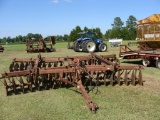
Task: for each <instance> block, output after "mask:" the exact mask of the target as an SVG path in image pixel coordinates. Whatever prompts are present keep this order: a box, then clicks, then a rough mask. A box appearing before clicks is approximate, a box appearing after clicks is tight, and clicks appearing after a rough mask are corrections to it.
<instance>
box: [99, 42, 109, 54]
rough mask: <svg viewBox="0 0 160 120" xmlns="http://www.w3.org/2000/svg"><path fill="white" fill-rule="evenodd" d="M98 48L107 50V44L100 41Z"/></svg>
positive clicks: (101, 50) (102, 50) (103, 50)
mask: <svg viewBox="0 0 160 120" xmlns="http://www.w3.org/2000/svg"><path fill="white" fill-rule="evenodd" d="M98 49H99V51H100V52H105V51H107V45H106V44H105V43H101V44H99V46H98Z"/></svg>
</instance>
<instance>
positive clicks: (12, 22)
mask: <svg viewBox="0 0 160 120" xmlns="http://www.w3.org/2000/svg"><path fill="white" fill-rule="evenodd" d="M152 14H160V0H0V38H3V37H8V36H10V37H11V38H13V37H16V36H18V35H22V36H24V35H27V34H28V33H33V34H36V33H38V34H41V35H42V36H43V37H46V36H49V35H64V34H70V31H71V30H72V29H73V28H75V27H76V26H77V25H78V26H80V27H81V28H82V29H83V28H84V27H85V26H87V27H88V28H92V27H93V28H96V27H99V28H100V29H101V31H102V33H105V32H106V31H107V30H108V29H110V28H112V27H111V24H112V23H113V21H114V18H115V17H120V18H121V20H122V21H123V22H124V23H126V20H127V19H128V18H129V16H130V15H133V16H134V17H136V18H137V20H141V19H144V18H146V17H148V16H150V15H152Z"/></svg>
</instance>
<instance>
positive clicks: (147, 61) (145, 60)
mask: <svg viewBox="0 0 160 120" xmlns="http://www.w3.org/2000/svg"><path fill="white" fill-rule="evenodd" d="M142 64H143V66H145V67H148V66H149V65H150V61H149V60H148V59H143V60H142Z"/></svg>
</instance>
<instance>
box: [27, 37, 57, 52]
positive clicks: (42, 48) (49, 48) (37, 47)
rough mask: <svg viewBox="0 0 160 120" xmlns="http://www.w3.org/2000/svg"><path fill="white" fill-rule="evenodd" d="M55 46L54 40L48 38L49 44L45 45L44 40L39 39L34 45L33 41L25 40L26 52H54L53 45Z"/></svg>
mask: <svg viewBox="0 0 160 120" xmlns="http://www.w3.org/2000/svg"><path fill="white" fill-rule="evenodd" d="M54 44H55V38H54V37H53V36H52V37H50V40H49V43H48V44H46V43H45V41H44V39H42V38H40V39H39V41H38V43H37V44H34V40H33V39H31V40H30V39H27V40H26V51H27V52H37V53H38V52H55V51H56V50H55V48H53V45H54Z"/></svg>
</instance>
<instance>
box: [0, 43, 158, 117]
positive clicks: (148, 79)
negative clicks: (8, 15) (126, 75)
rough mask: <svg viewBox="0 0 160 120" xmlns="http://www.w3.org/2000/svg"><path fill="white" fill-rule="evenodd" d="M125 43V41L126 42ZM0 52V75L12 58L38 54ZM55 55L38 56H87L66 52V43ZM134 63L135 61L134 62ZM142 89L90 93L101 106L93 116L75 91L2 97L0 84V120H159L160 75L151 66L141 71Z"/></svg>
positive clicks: (14, 49) (16, 49)
mask: <svg viewBox="0 0 160 120" xmlns="http://www.w3.org/2000/svg"><path fill="white" fill-rule="evenodd" d="M125 44H127V41H125ZM3 46H4V47H5V51H4V52H3V53H0V73H3V72H4V71H9V70H8V68H9V64H10V63H11V61H12V59H13V58H35V57H37V55H38V53H27V52H26V51H25V45H23V44H19V45H3ZM55 48H56V52H53V53H41V54H42V56H43V57H57V56H80V55H89V53H79V52H78V53H75V52H74V51H73V50H71V49H69V50H68V49H67V43H57V44H56V45H55ZM118 53H119V48H118V47H116V48H111V47H108V52H98V53H97V54H99V55H100V54H116V55H117V57H118ZM126 61H128V60H121V64H127V65H129V64H134V63H139V65H140V64H141V63H140V62H139V61H140V60H130V61H128V62H126ZM134 61H137V62H134ZM142 73H143V80H145V82H144V86H138V85H137V86H132V85H129V86H125V85H122V86H118V85H115V86H110V85H108V86H104V85H102V86H100V87H99V91H100V93H99V94H97V95H95V94H94V93H92V92H90V93H89V95H90V97H91V98H92V100H93V101H94V102H95V103H96V104H97V105H98V106H99V107H100V108H99V109H98V111H97V113H96V114H93V113H92V112H91V111H89V110H88V107H87V105H86V103H85V101H84V98H83V97H82V95H81V94H80V93H78V92H75V90H76V88H74V87H70V88H59V89H50V90H43V91H35V92H32V93H31V92H29V91H27V93H25V94H22V93H20V94H18V95H14V94H12V95H10V96H8V97H6V96H5V90H4V87H3V84H2V83H0V119H1V120H89V119H93V120H105V119H106V120H107V119H111V120H117V119H118V120H122V119H125V120H135V119H137V120H151V119H152V120H159V119H160V116H159V115H160V89H159V86H160V77H159V76H160V72H159V69H157V68H154V67H148V68H145V69H144V70H143V71H142Z"/></svg>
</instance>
